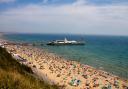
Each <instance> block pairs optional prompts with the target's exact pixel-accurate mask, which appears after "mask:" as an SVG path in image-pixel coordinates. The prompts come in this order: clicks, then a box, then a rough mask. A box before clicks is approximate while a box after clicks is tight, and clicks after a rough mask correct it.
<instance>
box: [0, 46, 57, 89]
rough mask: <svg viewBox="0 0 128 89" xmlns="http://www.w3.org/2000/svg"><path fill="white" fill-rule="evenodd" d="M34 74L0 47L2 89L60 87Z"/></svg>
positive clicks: (0, 86)
mask: <svg viewBox="0 0 128 89" xmlns="http://www.w3.org/2000/svg"><path fill="white" fill-rule="evenodd" d="M32 75H33V74H32V71H31V69H30V68H29V67H27V66H25V65H21V64H19V63H18V62H17V61H16V60H15V59H13V58H12V56H11V55H10V54H9V53H7V52H6V50H5V49H3V48H0V89H58V87H57V86H56V85H49V84H48V83H46V82H44V81H42V80H39V79H38V78H35V77H33V76H32Z"/></svg>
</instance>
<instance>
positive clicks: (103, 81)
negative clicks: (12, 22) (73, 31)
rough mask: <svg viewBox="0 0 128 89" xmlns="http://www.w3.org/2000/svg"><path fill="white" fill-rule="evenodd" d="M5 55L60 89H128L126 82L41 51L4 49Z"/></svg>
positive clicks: (106, 73)
mask: <svg viewBox="0 0 128 89" xmlns="http://www.w3.org/2000/svg"><path fill="white" fill-rule="evenodd" d="M4 46H5V48H6V49H7V51H8V52H9V53H11V54H12V55H14V54H16V55H18V56H19V57H21V58H23V59H24V60H26V61H20V62H21V63H24V64H25V65H27V66H29V67H31V68H32V69H33V71H35V72H36V74H37V75H38V76H40V77H41V78H43V79H44V80H48V82H49V83H51V84H57V85H59V86H63V88H64V89H128V80H125V79H122V78H120V77H118V76H115V75H112V74H110V73H108V72H105V71H102V70H99V69H95V68H94V67H91V66H89V65H84V64H80V63H79V62H76V61H69V60H66V59H64V58H62V57H60V56H58V55H55V54H53V53H49V52H47V51H45V50H44V49H39V48H35V47H32V46H22V45H11V44H8V45H4Z"/></svg>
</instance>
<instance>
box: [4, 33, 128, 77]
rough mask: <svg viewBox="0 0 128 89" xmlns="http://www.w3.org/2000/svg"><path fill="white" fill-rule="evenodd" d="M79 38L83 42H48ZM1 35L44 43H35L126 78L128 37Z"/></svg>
mask: <svg viewBox="0 0 128 89" xmlns="http://www.w3.org/2000/svg"><path fill="white" fill-rule="evenodd" d="M65 37H66V38H67V39H68V40H78V41H80V40H82V41H85V45H73V46H71V45H70V46H48V45H46V44H47V43H48V42H49V41H53V40H63V39H64V38H65ZM4 38H5V39H7V40H10V41H15V42H27V43H43V45H41V46H40V45H38V46H37V47H38V48H40V49H44V50H46V51H48V52H50V53H54V54H56V55H59V56H62V57H64V58H65V59H66V60H74V61H78V62H80V63H82V64H87V65H90V66H93V67H95V68H96V69H101V70H105V71H107V72H109V73H111V74H114V75H117V76H119V77H121V78H124V79H128V37H127V36H98V35H72V34H6V35H4Z"/></svg>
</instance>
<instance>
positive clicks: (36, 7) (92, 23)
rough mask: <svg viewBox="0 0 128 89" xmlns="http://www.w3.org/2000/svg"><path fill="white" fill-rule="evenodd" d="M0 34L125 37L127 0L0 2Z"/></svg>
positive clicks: (127, 15)
mask: <svg viewBox="0 0 128 89" xmlns="http://www.w3.org/2000/svg"><path fill="white" fill-rule="evenodd" d="M0 32H24V33H68V34H69V33H74V34H105V35H128V0H0Z"/></svg>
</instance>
